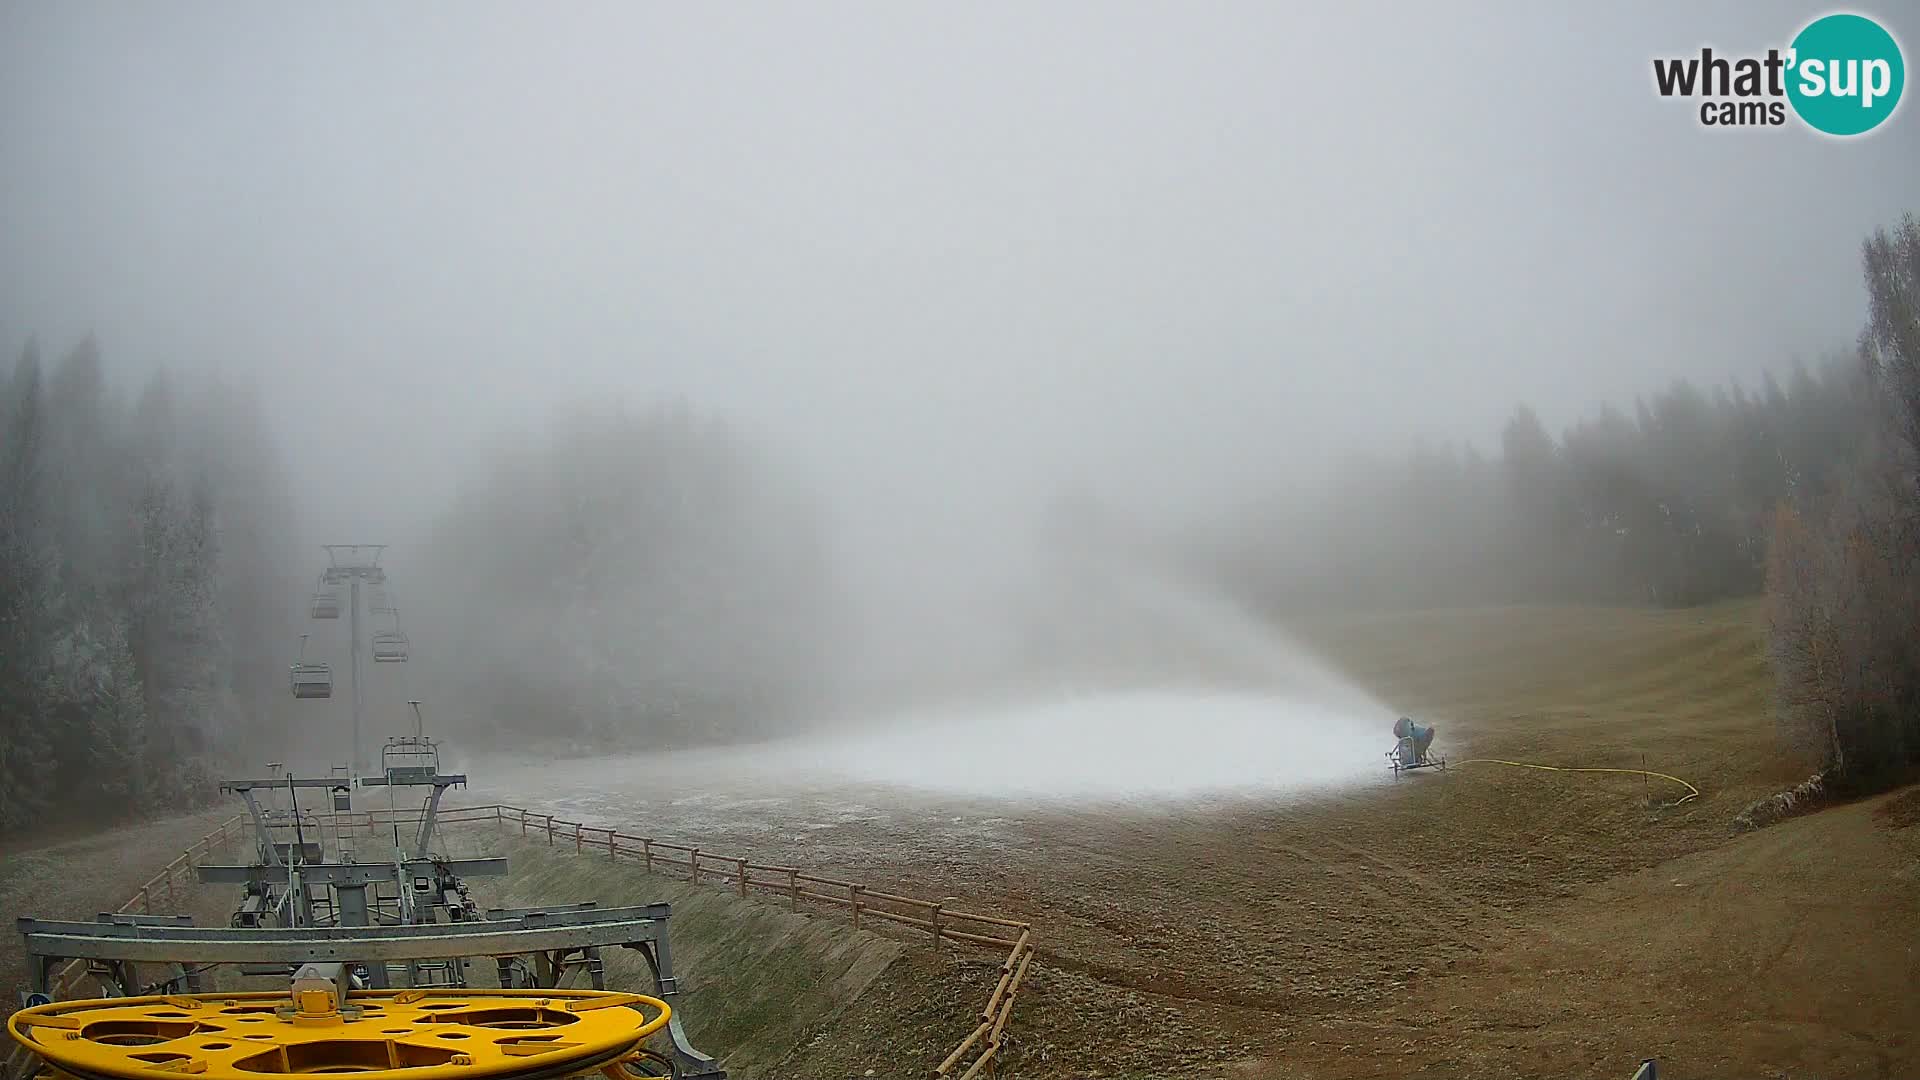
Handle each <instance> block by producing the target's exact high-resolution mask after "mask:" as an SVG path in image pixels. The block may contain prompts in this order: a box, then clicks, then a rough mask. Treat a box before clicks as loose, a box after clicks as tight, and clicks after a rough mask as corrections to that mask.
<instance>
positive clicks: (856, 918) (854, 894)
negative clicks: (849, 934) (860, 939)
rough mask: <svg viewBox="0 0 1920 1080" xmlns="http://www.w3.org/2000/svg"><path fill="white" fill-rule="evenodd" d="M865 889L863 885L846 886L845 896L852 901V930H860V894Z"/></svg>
mask: <svg viewBox="0 0 1920 1080" xmlns="http://www.w3.org/2000/svg"><path fill="white" fill-rule="evenodd" d="M865 889H866V886H865V885H849V886H847V896H848V897H849V898H850V899H851V900H852V901H853V928H854V929H855V930H858V929H860V893H861V892H862V891H863V890H865Z"/></svg>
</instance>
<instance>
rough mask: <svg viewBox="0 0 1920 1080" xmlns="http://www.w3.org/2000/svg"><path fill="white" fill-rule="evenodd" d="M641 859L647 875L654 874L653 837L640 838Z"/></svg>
mask: <svg viewBox="0 0 1920 1080" xmlns="http://www.w3.org/2000/svg"><path fill="white" fill-rule="evenodd" d="M640 859H641V863H642V865H643V866H645V868H646V871H647V873H649V874H651V873H653V837H651V836H643V837H641V838H640Z"/></svg>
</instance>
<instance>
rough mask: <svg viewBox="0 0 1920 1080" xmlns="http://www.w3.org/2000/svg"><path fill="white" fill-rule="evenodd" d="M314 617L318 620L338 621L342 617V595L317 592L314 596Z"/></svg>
mask: <svg viewBox="0 0 1920 1080" xmlns="http://www.w3.org/2000/svg"><path fill="white" fill-rule="evenodd" d="M313 617H314V618H316V619H337V618H339V617H340V594H339V593H337V592H332V591H328V592H317V593H314V594H313Z"/></svg>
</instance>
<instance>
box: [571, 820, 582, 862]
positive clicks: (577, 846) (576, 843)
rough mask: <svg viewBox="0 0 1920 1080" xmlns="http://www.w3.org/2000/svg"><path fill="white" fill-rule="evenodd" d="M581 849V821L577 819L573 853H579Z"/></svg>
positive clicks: (574, 824) (574, 830) (574, 829)
mask: <svg viewBox="0 0 1920 1080" xmlns="http://www.w3.org/2000/svg"><path fill="white" fill-rule="evenodd" d="M580 851H581V848H580V823H579V822H577V821H576V822H574V823H573V853H574V854H575V855H578V854H580Z"/></svg>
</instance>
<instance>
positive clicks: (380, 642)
mask: <svg viewBox="0 0 1920 1080" xmlns="http://www.w3.org/2000/svg"><path fill="white" fill-rule="evenodd" d="M373 659H374V662H375V663H380V664H398V663H403V662H405V661H406V659H407V635H405V634H403V633H401V632H400V631H398V630H382V631H380V632H379V633H377V634H375V635H373Z"/></svg>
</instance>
